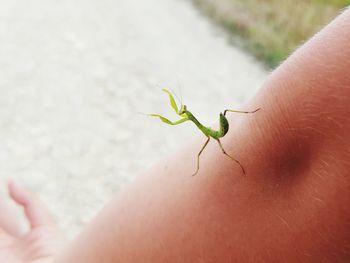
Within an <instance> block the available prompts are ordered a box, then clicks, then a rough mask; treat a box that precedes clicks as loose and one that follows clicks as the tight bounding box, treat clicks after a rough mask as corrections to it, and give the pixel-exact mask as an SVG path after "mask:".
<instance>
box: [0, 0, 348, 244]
mask: <svg viewBox="0 0 350 263" xmlns="http://www.w3.org/2000/svg"><path fill="white" fill-rule="evenodd" d="M346 2H347V1H298V4H295V1H287V0H284V1H272V0H271V1H267V0H265V1H257V0H256V1H253V0H249V1H234V0H215V1H210V0H194V1H190V0H143V1H137V0H84V1H82V0H74V1H72V0H60V1H56V0H31V1H21V0H3V1H1V2H0V72H1V73H0V94H1V95H0V183H1V185H0V186H1V187H0V189H1V193H2V198H1V199H0V201H1V202H4V198H3V197H4V196H5V194H6V189H5V182H6V181H7V180H8V179H10V178H11V179H14V180H16V181H17V182H20V183H22V184H24V185H26V186H28V187H30V188H31V189H33V190H34V191H35V192H37V193H38V194H39V195H40V196H41V197H42V199H43V200H44V202H45V203H46V204H47V206H48V207H49V209H50V211H51V212H52V213H53V214H54V216H55V217H56V219H57V222H58V223H59V225H60V226H61V227H62V228H63V230H64V232H65V233H67V234H68V236H69V237H73V236H74V235H76V233H77V232H78V231H79V230H80V229H81V227H82V226H84V225H85V224H86V223H87V222H89V220H90V219H91V218H92V217H93V216H94V215H95V214H96V213H97V211H98V210H99V209H100V208H101V207H102V206H103V205H104V204H106V202H107V201H108V200H110V199H111V198H112V196H113V195H115V194H116V193H118V192H119V191H120V190H121V189H122V188H123V187H125V185H127V184H128V183H129V182H131V181H132V180H133V179H134V178H135V177H137V176H142V173H143V171H145V170H146V169H147V168H149V167H150V166H152V165H153V164H154V163H156V162H157V161H159V160H160V159H161V158H164V156H167V155H168V154H171V153H172V152H174V151H176V150H177V149H179V148H181V147H182V146H183V145H185V144H187V143H188V142H189V141H190V140H192V139H193V138H195V136H201V134H200V132H199V131H198V129H196V128H195V127H193V125H191V123H185V124H183V125H180V126H175V127H173V126H167V125H165V124H163V123H161V122H160V121H159V120H157V119H153V118H150V117H147V116H144V115H142V114H140V113H142V112H143V113H161V114H164V115H165V116H167V117H169V118H170V119H176V118H177V117H176V115H174V113H173V112H172V109H171V107H170V105H169V101H168V98H167V96H166V95H165V94H164V93H163V92H161V88H164V87H166V88H170V89H172V90H174V92H175V93H177V94H180V93H181V95H182V97H183V102H184V103H185V104H187V105H188V107H189V109H190V110H191V111H192V112H193V113H195V114H196V116H198V118H199V119H200V120H201V121H202V122H203V123H205V124H208V125H210V124H212V123H215V122H216V121H217V120H218V115H219V112H220V111H222V110H224V109H225V108H227V107H230V108H239V107H240V106H241V105H243V103H244V102H245V101H247V100H248V99H249V98H251V97H252V96H253V95H254V94H255V92H256V91H257V90H258V88H259V87H260V86H261V84H262V83H263V80H264V79H265V78H266V76H267V74H268V71H270V70H271V68H273V67H274V66H275V65H277V64H278V63H280V61H281V60H283V59H284V58H285V57H286V56H287V55H288V54H289V53H290V52H291V51H292V50H293V49H294V48H295V47H296V46H298V45H300V44H301V43H302V42H303V41H305V40H306V39H307V38H308V37H309V36H310V35H312V34H313V32H315V31H317V30H318V29H319V28H320V27H321V26H322V25H324V24H326V23H327V22H328V21H330V20H331V19H332V18H333V17H335V16H336V14H337V13H338V12H339V10H340V9H341V8H342V7H344V6H345V5H346ZM299 4H300V5H299ZM213 22H215V23H213ZM203 139H205V138H203ZM194 161H195V159H194ZM0 212H1V211H0Z"/></svg>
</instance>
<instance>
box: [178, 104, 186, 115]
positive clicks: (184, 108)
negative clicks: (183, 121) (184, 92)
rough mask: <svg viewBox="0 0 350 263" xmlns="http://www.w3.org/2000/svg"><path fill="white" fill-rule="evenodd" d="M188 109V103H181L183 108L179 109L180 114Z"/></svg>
mask: <svg viewBox="0 0 350 263" xmlns="http://www.w3.org/2000/svg"><path fill="white" fill-rule="evenodd" d="M186 111H187V107H186V105H181V108H180V110H179V115H182V114H184V113H186Z"/></svg>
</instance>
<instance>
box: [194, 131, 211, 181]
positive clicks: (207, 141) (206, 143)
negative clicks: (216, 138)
mask: <svg viewBox="0 0 350 263" xmlns="http://www.w3.org/2000/svg"><path fill="white" fill-rule="evenodd" d="M207 138H208V139H207V140H206V142H205V143H204V145H203V146H202V149H201V150H200V151H199V153H198V155H197V169H196V172H195V173H194V174H192V176H195V175H196V174H197V173H198V171H199V156H200V155H201V153H202V152H203V150H204V148H205V147H206V146H207V145H208V143H209V141H210V137H209V136H208V137H207Z"/></svg>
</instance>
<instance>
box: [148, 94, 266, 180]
mask: <svg viewBox="0 0 350 263" xmlns="http://www.w3.org/2000/svg"><path fill="white" fill-rule="evenodd" d="M163 91H164V92H165V93H167V94H168V95H169V98H170V104H171V107H172V108H173V109H174V110H175V113H176V114H177V115H179V116H180V117H182V119H180V120H177V121H174V122H172V121H170V120H169V119H167V118H165V117H163V116H161V115H159V114H147V115H148V116H152V117H158V118H160V119H161V121H162V122H164V123H166V124H169V125H178V124H181V123H183V122H185V121H192V122H193V123H194V124H195V125H196V126H197V127H198V128H199V129H200V130H201V131H202V132H203V133H204V135H205V136H206V137H207V140H206V142H205V143H204V145H203V146H202V148H201V150H200V151H199V153H198V154H197V169H196V171H195V173H194V174H193V175H192V176H194V175H196V174H197V173H198V171H199V156H200V155H201V153H202V152H203V150H204V148H205V147H206V146H207V145H208V143H209V141H210V138H213V139H215V140H216V141H217V142H218V144H219V146H220V148H221V150H222V153H223V154H225V155H226V156H228V157H229V158H230V159H231V160H233V161H235V162H236V163H238V164H239V166H240V167H241V169H242V172H243V174H245V170H244V168H243V166H242V164H241V163H240V162H239V161H238V160H237V159H235V158H233V157H232V156H230V155H229V154H228V153H227V152H226V151H225V149H224V148H223V147H222V144H221V142H220V138H222V137H224V136H225V135H226V133H227V132H228V129H229V124H228V120H227V118H226V117H225V116H226V112H228V111H230V112H236V113H254V112H257V111H258V110H260V108H258V109H256V110H254V111H239V110H225V111H224V113H220V129H219V130H218V131H216V130H213V129H212V128H210V127H206V126H204V125H203V124H201V123H200V122H199V121H198V120H197V119H196V118H195V117H194V116H193V114H192V113H191V112H190V111H188V110H187V107H186V105H182V103H181V107H180V110H179V108H178V106H177V104H176V101H175V99H174V97H173V95H172V94H171V92H170V91H169V90H167V89H163Z"/></svg>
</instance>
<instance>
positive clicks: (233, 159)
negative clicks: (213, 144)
mask: <svg viewBox="0 0 350 263" xmlns="http://www.w3.org/2000/svg"><path fill="white" fill-rule="evenodd" d="M216 140H217V142H218V143H219V146H220V148H221V150H222V153H223V154H225V155H226V156H228V157H229V158H230V159H231V160H232V161H235V162H236V163H238V165H239V166H240V167H241V169H242V172H243V174H245V170H244V167H243V165H242V164H241V163H240V162H239V161H238V160H237V159H235V158H233V157H232V156H231V155H229V154H228V153H227V152H226V151H225V149H224V147H222V144H221V141H220V139H216Z"/></svg>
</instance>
